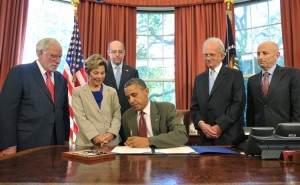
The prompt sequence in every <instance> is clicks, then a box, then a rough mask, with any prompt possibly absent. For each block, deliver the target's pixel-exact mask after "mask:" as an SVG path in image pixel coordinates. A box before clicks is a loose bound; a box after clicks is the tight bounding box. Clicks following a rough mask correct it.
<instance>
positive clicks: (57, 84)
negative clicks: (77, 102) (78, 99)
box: [53, 72, 62, 103]
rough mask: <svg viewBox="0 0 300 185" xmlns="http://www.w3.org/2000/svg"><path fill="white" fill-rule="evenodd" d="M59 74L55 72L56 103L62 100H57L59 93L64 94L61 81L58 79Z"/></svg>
mask: <svg viewBox="0 0 300 185" xmlns="http://www.w3.org/2000/svg"><path fill="white" fill-rule="evenodd" d="M57 73H58V72H54V73H53V74H54V103H56V102H59V101H61V100H58V99H57V98H58V97H59V93H61V92H62V90H61V88H62V85H61V83H62V82H61V79H60V78H59V77H58V74H57Z"/></svg>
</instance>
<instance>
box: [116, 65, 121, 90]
mask: <svg viewBox="0 0 300 185" xmlns="http://www.w3.org/2000/svg"><path fill="white" fill-rule="evenodd" d="M115 78H116V83H117V88H118V89H119V85H120V80H121V68H120V66H116V74H115Z"/></svg>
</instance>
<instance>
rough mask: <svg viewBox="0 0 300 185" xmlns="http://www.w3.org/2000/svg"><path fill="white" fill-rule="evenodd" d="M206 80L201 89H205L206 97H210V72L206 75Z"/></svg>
mask: <svg viewBox="0 0 300 185" xmlns="http://www.w3.org/2000/svg"><path fill="white" fill-rule="evenodd" d="M204 79H205V80H203V81H201V82H200V83H199V86H200V87H203V92H204V93H205V97H209V72H208V70H207V71H205V73H204Z"/></svg>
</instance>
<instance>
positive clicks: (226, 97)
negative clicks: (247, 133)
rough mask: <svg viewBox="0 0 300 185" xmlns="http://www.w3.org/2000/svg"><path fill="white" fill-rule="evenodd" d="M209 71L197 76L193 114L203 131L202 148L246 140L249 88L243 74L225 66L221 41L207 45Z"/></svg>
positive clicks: (206, 54) (205, 49) (206, 57)
mask: <svg viewBox="0 0 300 185" xmlns="http://www.w3.org/2000/svg"><path fill="white" fill-rule="evenodd" d="M202 48H203V50H202V53H203V56H204V58H205V63H206V65H207V67H208V70H206V71H205V72H203V73H201V74H199V75H198V76H196V77H195V82H194V87H193V94H192V99H191V108H190V110H191V115H192V118H193V123H194V125H195V128H196V129H197V130H199V131H200V144H201V145H232V144H235V143H236V142H238V140H239V138H243V137H244V131H243V125H244V117H243V111H244V106H245V87H244V79H243V74H242V72H241V71H238V70H236V69H231V68H227V67H226V66H225V65H223V64H222V61H223V59H224V57H225V52H224V51H225V49H224V44H223V43H222V41H221V39H219V38H215V37H211V38H208V39H207V40H206V41H205V42H204V43H203V47H202Z"/></svg>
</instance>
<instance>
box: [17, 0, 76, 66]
mask: <svg viewBox="0 0 300 185" xmlns="http://www.w3.org/2000/svg"><path fill="white" fill-rule="evenodd" d="M53 10H55V11H53ZM37 15H38V16H37ZM41 25H42V26H41ZM73 26H74V7H73V6H72V5H71V4H70V3H62V2H57V1H50V0H43V1H41V0H30V1H29V8H28V20H27V28H26V36H25V45H24V52H23V61H22V63H30V62H33V61H34V60H36V59H37V56H36V53H35V47H36V43H37V42H38V41H39V40H41V39H43V38H46V37H53V38H56V39H57V40H58V41H59V42H60V44H61V45H62V48H63V56H62V58H61V63H60V66H59V68H58V70H59V71H63V68H64V63H65V60H66V56H67V51H68V47H69V44H70V40H71V34H72V31H73Z"/></svg>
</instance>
